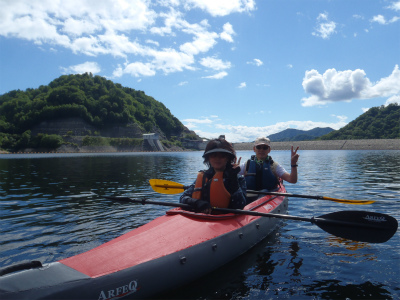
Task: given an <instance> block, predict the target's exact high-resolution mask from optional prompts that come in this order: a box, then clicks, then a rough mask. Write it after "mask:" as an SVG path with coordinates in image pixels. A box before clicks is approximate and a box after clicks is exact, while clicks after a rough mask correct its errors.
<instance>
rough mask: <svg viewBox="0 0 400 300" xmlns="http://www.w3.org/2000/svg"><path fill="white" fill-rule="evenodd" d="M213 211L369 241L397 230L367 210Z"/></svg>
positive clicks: (377, 240)
mask: <svg viewBox="0 0 400 300" xmlns="http://www.w3.org/2000/svg"><path fill="white" fill-rule="evenodd" d="M105 198H106V199H110V200H114V201H115V200H116V201H127V202H133V203H141V204H155V205H164V206H173V207H180V208H184V209H189V210H192V206H190V205H188V204H183V203H171V202H161V201H151V200H145V199H143V200H137V199H132V198H129V197H105ZM213 211H216V212H221V213H233V214H241V215H251V216H258V217H269V218H280V219H287V220H297V221H305V222H311V224H313V225H317V226H318V227H319V228H321V229H322V230H324V231H326V232H328V233H330V234H332V235H335V236H337V237H341V238H345V239H350V240H355V241H360V242H369V243H384V242H386V241H388V240H389V239H390V238H391V237H392V236H393V235H394V234H395V233H396V231H397V227H398V223H397V220H396V219H395V218H393V217H391V216H389V215H385V214H381V213H375V212H368V211H338V212H333V213H329V214H326V215H322V216H319V217H316V218H315V217H312V218H305V217H296V216H290V215H281V214H273V213H261V212H257V211H248V210H240V209H230V208H216V207H215V208H213Z"/></svg>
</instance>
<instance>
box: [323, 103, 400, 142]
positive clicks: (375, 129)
mask: <svg viewBox="0 0 400 300" xmlns="http://www.w3.org/2000/svg"><path fill="white" fill-rule="evenodd" d="M399 138H400V105H399V104H397V103H392V104H389V105H388V106H383V105H382V106H380V107H372V108H370V109H369V110H368V111H367V112H365V113H364V114H362V115H361V116H359V117H358V118H357V119H355V120H354V121H351V122H350V123H349V124H347V125H346V126H344V127H343V128H341V129H339V130H335V131H332V132H330V133H328V134H326V135H323V136H321V137H319V138H317V139H318V140H360V139H399Z"/></svg>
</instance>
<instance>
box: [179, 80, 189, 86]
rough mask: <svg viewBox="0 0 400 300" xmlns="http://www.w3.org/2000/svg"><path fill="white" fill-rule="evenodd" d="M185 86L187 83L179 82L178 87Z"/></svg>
mask: <svg viewBox="0 0 400 300" xmlns="http://www.w3.org/2000/svg"><path fill="white" fill-rule="evenodd" d="M186 84H188V82H187V81H181V82H179V83H178V85H179V86H184V85H186Z"/></svg>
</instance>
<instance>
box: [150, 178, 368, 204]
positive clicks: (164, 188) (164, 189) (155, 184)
mask: <svg viewBox="0 0 400 300" xmlns="http://www.w3.org/2000/svg"><path fill="white" fill-rule="evenodd" d="M149 181H150V185H151V187H152V188H153V190H154V191H155V192H157V193H161V194H179V193H182V192H183V190H185V189H187V187H186V186H184V185H183V184H180V183H177V182H173V181H168V180H162V179H150V180H149ZM247 192H248V193H251V194H261V195H274V196H287V197H294V198H310V199H317V200H328V201H334V202H338V203H343V204H354V205H365V204H372V203H374V202H375V201H374V200H347V199H337V198H330V197H325V196H312V195H298V194H289V193H277V192H260V191H252V190H248V191H247Z"/></svg>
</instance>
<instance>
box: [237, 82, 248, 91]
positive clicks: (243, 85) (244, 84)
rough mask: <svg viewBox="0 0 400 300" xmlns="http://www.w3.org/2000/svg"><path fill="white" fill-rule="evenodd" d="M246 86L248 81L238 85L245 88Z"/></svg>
mask: <svg viewBox="0 0 400 300" xmlns="http://www.w3.org/2000/svg"><path fill="white" fill-rule="evenodd" d="M245 87H246V82H242V83H240V84H239V86H238V88H239V89H243V88H245Z"/></svg>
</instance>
